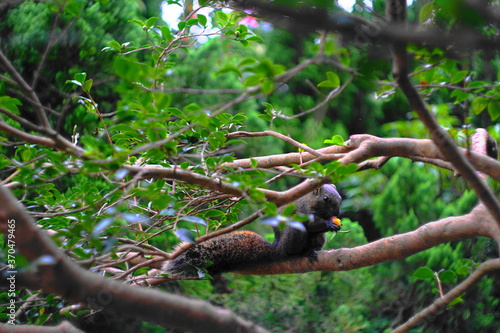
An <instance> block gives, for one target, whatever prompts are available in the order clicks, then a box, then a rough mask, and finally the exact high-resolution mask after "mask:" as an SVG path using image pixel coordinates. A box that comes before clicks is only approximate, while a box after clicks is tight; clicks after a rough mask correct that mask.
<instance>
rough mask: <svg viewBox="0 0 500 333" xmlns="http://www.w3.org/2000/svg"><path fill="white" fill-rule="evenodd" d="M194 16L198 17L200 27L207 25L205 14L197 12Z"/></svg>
mask: <svg viewBox="0 0 500 333" xmlns="http://www.w3.org/2000/svg"><path fill="white" fill-rule="evenodd" d="M196 17H197V18H198V22H199V23H200V25H201V26H202V27H206V26H207V17H206V16H205V15H202V14H198V15H197V16H196Z"/></svg>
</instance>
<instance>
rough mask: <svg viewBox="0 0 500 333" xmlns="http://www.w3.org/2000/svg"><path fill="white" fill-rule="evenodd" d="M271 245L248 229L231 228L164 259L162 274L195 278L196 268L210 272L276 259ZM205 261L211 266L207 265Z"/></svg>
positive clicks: (220, 271)
mask: <svg viewBox="0 0 500 333" xmlns="http://www.w3.org/2000/svg"><path fill="white" fill-rule="evenodd" d="M276 256H277V253H276V251H275V249H274V247H273V245H272V244H271V243H269V242H267V241H266V240H265V239H264V238H263V237H262V236H260V235H258V234H256V233H255V232H251V231H235V232H231V233H228V234H224V235H221V236H218V237H214V238H212V239H209V240H207V241H205V242H203V243H200V244H197V245H195V246H193V247H192V248H190V249H189V250H188V251H186V252H184V253H182V254H181V255H180V256H178V257H177V258H175V259H173V260H170V261H167V262H166V263H165V265H164V266H163V270H162V271H163V273H166V274H168V275H172V276H175V277H181V278H182V277H183V278H198V277H200V276H199V275H198V269H197V267H198V268H205V269H206V270H207V272H208V273H209V274H210V275H216V274H219V273H223V272H227V271H232V270H235V269H237V268H242V267H246V266H248V265H251V264H252V263H257V262H262V261H265V260H271V259H272V258H276ZM207 262H212V263H213V264H212V265H209V266H207Z"/></svg>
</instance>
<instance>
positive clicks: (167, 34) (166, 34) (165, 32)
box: [160, 25, 174, 41]
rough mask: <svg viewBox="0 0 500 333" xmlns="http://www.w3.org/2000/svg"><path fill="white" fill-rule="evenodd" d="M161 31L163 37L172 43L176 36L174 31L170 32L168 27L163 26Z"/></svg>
mask: <svg viewBox="0 0 500 333" xmlns="http://www.w3.org/2000/svg"><path fill="white" fill-rule="evenodd" d="M160 31H161V36H162V37H163V38H164V39H165V40H167V41H171V40H172V39H173V38H174V36H172V31H171V30H170V28H169V27H168V26H166V25H164V26H162V27H161V28H160Z"/></svg>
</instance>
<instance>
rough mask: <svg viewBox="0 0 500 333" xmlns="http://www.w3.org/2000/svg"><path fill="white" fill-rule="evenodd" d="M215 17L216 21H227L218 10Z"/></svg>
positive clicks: (225, 15) (225, 16) (223, 14)
mask: <svg viewBox="0 0 500 333" xmlns="http://www.w3.org/2000/svg"><path fill="white" fill-rule="evenodd" d="M215 17H217V19H218V20H219V21H222V22H227V21H228V17H227V14H226V13H224V12H223V11H220V10H219V11H218V12H217V13H216V14H215Z"/></svg>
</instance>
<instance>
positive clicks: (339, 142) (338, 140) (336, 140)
mask: <svg viewBox="0 0 500 333" xmlns="http://www.w3.org/2000/svg"><path fill="white" fill-rule="evenodd" d="M323 143H326V144H329V145H335V146H343V145H344V144H345V142H344V139H343V138H342V136H340V135H334V136H332V138H331V139H327V140H325V141H323Z"/></svg>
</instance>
